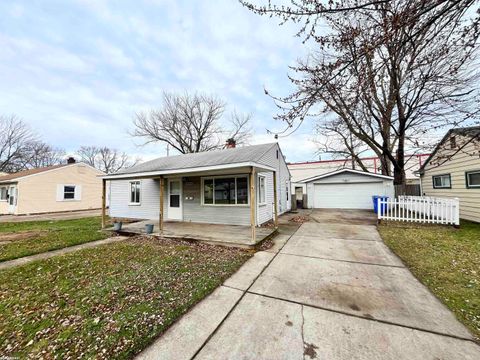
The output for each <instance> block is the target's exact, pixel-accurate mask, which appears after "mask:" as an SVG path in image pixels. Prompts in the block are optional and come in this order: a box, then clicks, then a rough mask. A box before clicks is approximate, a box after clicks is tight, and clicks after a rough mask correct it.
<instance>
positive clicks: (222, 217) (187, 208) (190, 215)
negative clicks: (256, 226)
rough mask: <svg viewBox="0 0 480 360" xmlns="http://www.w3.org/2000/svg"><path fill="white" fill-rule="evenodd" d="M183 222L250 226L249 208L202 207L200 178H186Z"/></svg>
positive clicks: (247, 206) (246, 206)
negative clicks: (187, 198)
mask: <svg viewBox="0 0 480 360" xmlns="http://www.w3.org/2000/svg"><path fill="white" fill-rule="evenodd" d="M186 197H193V200H186V199H185V198H186ZM183 221H191V222H199V223H210V224H231V225H250V206H249V205H245V206H231V205H230V206H228V205H227V206H221V205H202V196H201V177H188V178H187V180H186V181H185V182H184V184H183Z"/></svg>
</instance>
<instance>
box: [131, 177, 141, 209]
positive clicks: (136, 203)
mask: <svg viewBox="0 0 480 360" xmlns="http://www.w3.org/2000/svg"><path fill="white" fill-rule="evenodd" d="M134 183H135V184H138V185H139V186H140V191H139V197H140V198H139V199H138V202H132V184H134ZM128 199H129V202H128V205H129V206H140V205H142V180H131V181H129V182H128Z"/></svg>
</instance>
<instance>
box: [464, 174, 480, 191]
mask: <svg viewBox="0 0 480 360" xmlns="http://www.w3.org/2000/svg"><path fill="white" fill-rule="evenodd" d="M476 173H479V174H480V170H469V171H465V186H466V188H467V189H480V185H470V183H469V181H468V175H470V174H476Z"/></svg>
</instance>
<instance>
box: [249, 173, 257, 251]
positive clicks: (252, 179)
mask: <svg viewBox="0 0 480 360" xmlns="http://www.w3.org/2000/svg"><path fill="white" fill-rule="evenodd" d="M255 180H256V179H255V168H254V167H253V166H252V168H251V171H250V225H251V227H252V241H253V243H255V240H256V234H255V230H256V229H255V226H256V221H255V205H256V201H255V183H256V181H255Z"/></svg>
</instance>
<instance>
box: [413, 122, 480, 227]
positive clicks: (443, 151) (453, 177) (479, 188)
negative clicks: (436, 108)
mask: <svg viewBox="0 0 480 360" xmlns="http://www.w3.org/2000/svg"><path fill="white" fill-rule="evenodd" d="M419 173H420V175H421V186H422V193H423V194H424V195H426V196H434V197H447V198H458V199H459V200H460V218H462V219H467V220H471V221H476V222H480V126H474V127H466V128H457V129H451V130H450V131H448V132H447V134H446V135H445V136H444V137H443V139H442V140H441V141H440V142H439V143H438V145H437V147H436V148H435V150H434V151H433V153H432V155H431V156H430V157H429V158H428V159H427V160H426V161H425V163H424V164H423V166H422V167H421V168H420V170H419Z"/></svg>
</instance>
